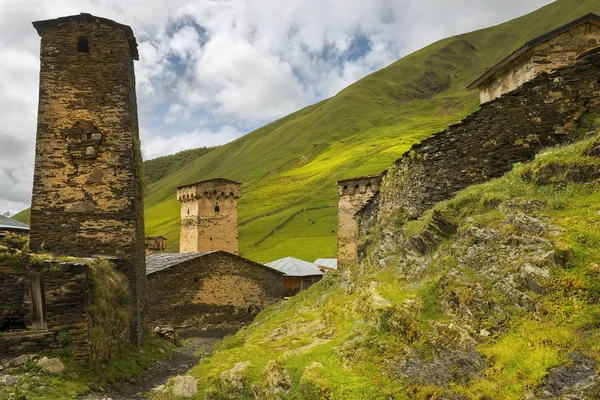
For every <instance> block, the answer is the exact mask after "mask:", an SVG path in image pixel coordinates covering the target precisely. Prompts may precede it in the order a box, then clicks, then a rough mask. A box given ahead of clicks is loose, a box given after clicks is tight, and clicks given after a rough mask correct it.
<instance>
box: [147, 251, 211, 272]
mask: <svg viewBox="0 0 600 400" xmlns="http://www.w3.org/2000/svg"><path fill="white" fill-rule="evenodd" d="M210 253H214V252H200V253H159V254H150V255H149V256H146V275H150V274H153V273H155V272H158V271H162V270H163V269H167V268H170V267H172V266H174V265H177V264H181V263H184V262H186V261H190V260H194V259H196V258H199V257H202V256H205V255H207V254H210Z"/></svg>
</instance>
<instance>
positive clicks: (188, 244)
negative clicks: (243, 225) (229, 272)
mask: <svg viewBox="0 0 600 400" xmlns="http://www.w3.org/2000/svg"><path fill="white" fill-rule="evenodd" d="M241 195H242V192H241V183H238V182H234V181H231V180H228V179H222V178H217V179H209V180H206V181H201V182H196V183H192V184H189V185H184V186H180V187H178V188H177V200H178V201H179V202H180V203H181V230H180V236H179V252H180V253H191V252H202V251H213V250H223V251H226V252H229V253H233V254H238V253H239V245H238V221H237V200H238V199H239V198H240V197H241Z"/></svg>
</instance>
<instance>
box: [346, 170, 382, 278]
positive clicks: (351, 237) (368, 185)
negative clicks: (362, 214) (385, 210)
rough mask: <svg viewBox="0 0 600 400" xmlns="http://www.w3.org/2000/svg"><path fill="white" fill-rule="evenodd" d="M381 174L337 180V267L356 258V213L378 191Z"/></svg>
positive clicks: (350, 262) (354, 260)
mask: <svg viewBox="0 0 600 400" xmlns="http://www.w3.org/2000/svg"><path fill="white" fill-rule="evenodd" d="M380 184H381V175H370V176H363V177H358V178H351V179H345V180H341V181H338V183H337V192H338V196H339V202H338V249H337V258H338V268H339V269H344V268H347V267H348V266H350V265H352V263H354V262H356V261H357V259H358V254H357V239H358V224H357V223H356V220H355V219H354V217H355V215H356V213H357V212H358V211H360V209H361V208H363V207H364V206H365V205H366V204H367V202H368V201H369V200H370V199H371V198H372V197H373V196H374V195H375V194H376V193H377V192H378V191H379V186H380Z"/></svg>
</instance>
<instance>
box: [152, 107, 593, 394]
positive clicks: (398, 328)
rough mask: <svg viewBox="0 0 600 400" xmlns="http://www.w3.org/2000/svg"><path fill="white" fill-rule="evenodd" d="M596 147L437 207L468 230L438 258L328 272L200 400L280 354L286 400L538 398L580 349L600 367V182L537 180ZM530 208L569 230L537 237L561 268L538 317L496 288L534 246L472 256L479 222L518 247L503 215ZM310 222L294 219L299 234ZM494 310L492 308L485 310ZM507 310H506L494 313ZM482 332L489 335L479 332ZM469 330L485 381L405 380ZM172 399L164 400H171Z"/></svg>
mask: <svg viewBox="0 0 600 400" xmlns="http://www.w3.org/2000/svg"><path fill="white" fill-rule="evenodd" d="M589 123H591V124H594V123H595V120H594V119H592V120H591V121H590V122H589ZM586 129H588V130H589V127H587V128H586ZM598 140H600V136H598V135H596V136H595V137H588V138H583V139H582V140H581V141H580V142H578V143H575V144H572V145H567V146H562V147H558V148H555V149H549V150H547V151H546V152H544V153H543V154H540V155H539V156H538V157H537V158H536V159H535V160H534V161H533V162H531V163H528V164H518V165H516V166H515V167H514V169H513V170H512V171H510V172H509V173H507V174H506V175H505V176H504V177H502V178H499V179H495V180H492V181H490V182H488V183H485V184H482V185H477V186H473V187H470V188H467V189H465V190H463V191H461V192H460V193H458V194H457V196H456V197H455V198H454V199H452V200H450V201H446V202H443V203H440V204H438V205H436V206H435V208H434V209H435V210H437V211H439V212H442V213H443V214H444V215H445V216H446V217H447V218H451V219H452V220H453V221H456V223H457V224H458V233H456V234H455V235H453V236H452V237H450V238H449V239H446V240H445V241H442V242H441V243H440V244H439V245H438V247H437V248H436V249H435V250H433V253H432V254H431V255H430V256H425V257H422V258H420V259H418V260H417V259H415V258H414V257H412V258H406V257H405V256H404V255H403V252H402V249H401V248H398V249H397V250H396V253H391V255H392V256H393V257H394V258H393V260H392V262H390V263H388V265H387V266H385V267H374V266H371V265H370V264H369V263H363V265H361V266H355V267H354V268H353V269H352V270H351V271H349V272H348V273H341V272H336V273H332V274H329V275H327V276H326V277H325V279H323V280H322V281H321V282H319V283H318V284H316V285H314V286H313V287H311V289H309V290H308V291H305V292H302V293H301V294H299V295H298V296H296V297H294V298H292V299H291V301H289V302H287V303H284V304H279V305H275V306H272V307H271V308H269V309H267V310H266V311H265V312H263V313H261V314H259V316H258V317H257V319H256V320H255V322H254V323H253V324H252V325H251V326H249V327H247V328H245V329H243V330H242V331H240V332H238V333H237V334H236V335H234V336H231V337H228V338H226V339H225V340H224V341H223V343H221V345H220V347H219V348H218V349H217V351H216V352H215V353H214V354H213V355H212V356H211V357H210V358H206V359H204V360H203V361H202V362H201V363H200V364H199V365H198V366H197V367H196V368H195V369H193V370H192V371H191V374H192V375H194V376H195V377H197V378H198V379H199V381H200V384H199V385H200V386H199V388H200V393H201V394H200V395H199V396H198V398H204V397H205V396H209V395H212V396H216V397H213V398H221V397H218V395H215V394H219V393H220V394H221V395H222V396H223V397H222V398H232V397H234V396H235V395H236V394H238V395H239V393H240V392H238V391H236V389H235V388H233V387H231V386H228V384H227V383H226V382H224V381H223V380H222V379H221V374H222V373H223V372H224V371H228V370H230V369H231V368H233V367H234V366H235V365H236V363H239V362H249V365H248V367H247V369H246V370H245V372H241V373H240V377H241V382H242V392H243V393H245V395H246V396H250V395H251V394H252V393H253V391H254V390H257V388H260V387H264V385H266V383H265V382H269V381H272V380H273V379H274V378H273V376H272V375H269V372H268V368H267V365H269V362H272V361H271V360H274V361H275V362H276V364H277V365H278V368H279V369H280V370H281V371H285V373H287V374H289V376H290V380H291V383H292V385H291V388H290V390H289V391H288V392H286V393H285V394H284V395H282V396H281V398H285V399H301V398H302V399H323V398H328V399H387V398H398V399H408V398H411V399H413V398H414V399H433V398H450V397H451V396H452V395H458V394H460V395H463V396H464V397H465V398H468V399H471V398H472V399H485V398H489V399H492V398H493V399H511V400H512V399H515V400H516V399H522V398H525V397H526V396H527V395H528V394H531V393H533V392H534V391H535V390H536V388H537V387H539V386H540V385H541V384H542V383H543V382H544V379H545V377H546V376H547V375H548V373H549V371H550V370H551V368H553V367H555V366H557V365H561V364H564V363H566V362H569V359H568V355H569V354H571V353H573V352H579V353H580V354H584V355H585V356H586V357H588V358H590V359H592V360H595V361H596V362H598V361H600V345H598V343H599V341H598V339H599V337H600V329H599V328H600V306H598V302H599V300H600V285H599V284H598V283H597V282H598V278H600V266H598V264H599V260H600V232H598V231H597V227H598V226H600V191H598V184H599V183H598V181H597V180H596V181H590V182H570V181H569V180H568V177H569V176H571V175H569V174H561V175H557V177H553V180H551V181H550V183H549V184H547V185H546V184H544V185H541V184H537V183H536V179H534V178H535V174H536V173H541V172H540V171H542V172H543V171H544V170H545V166H547V165H549V164H552V163H555V162H557V161H560V162H562V163H563V165H564V166H565V168H567V169H570V168H572V169H579V166H580V165H581V163H582V162H586V161H589V157H588V156H586V155H585V154H584V153H585V149H587V148H589V147H590V144H591V143H592V142H594V141H598ZM531 171H533V172H531ZM532 174H533V175H532ZM554 178H556V179H554ZM561 179H562V181H560V180H561ZM532 202H536V203H535V204H539V205H538V206H537V207H538V208H537V209H536V210H535V211H534V212H533V215H535V217H536V218H538V219H539V220H540V221H542V222H543V223H547V224H551V225H553V226H557V227H560V228H561V230H560V231H557V232H555V233H550V231H548V232H543V233H542V234H540V235H539V236H540V238H543V239H544V240H547V241H548V240H549V241H550V242H549V243H550V244H547V245H543V246H542V245H540V247H539V251H545V250H546V249H547V250H551V249H554V250H555V251H556V254H557V256H558V257H560V258H562V259H563V260H562V261H560V262H559V263H557V264H556V265H554V266H552V267H550V269H549V271H550V272H549V273H550V277H549V278H548V279H546V280H541V281H540V284H541V285H542V286H543V290H544V293H543V295H539V294H536V293H534V292H528V296H530V297H531V298H532V301H534V302H535V304H537V305H536V306H535V307H533V308H531V309H527V308H523V307H522V306H519V305H518V304H517V303H515V300H514V299H512V298H511V297H510V296H509V295H507V293H505V292H503V291H502V290H501V289H498V287H497V286H496V284H497V282H498V279H502V277H504V276H506V275H510V274H512V275H513V276H515V277H516V276H518V273H519V270H520V268H521V265H522V264H521V263H531V262H535V260H534V261H530V260H529V259H528V258H527V257H529V255H530V253H529V252H525V253H523V255H522V256H524V257H525V259H523V260H522V261H521V260H520V259H519V258H515V257H519V254H520V253H518V251H519V250H518V245H516V244H515V245H513V246H515V247H510V246H508V247H506V246H505V247H502V249H503V250H502V251H500V252H499V251H498V250H497V249H496V248H495V247H493V246H495V245H496V243H492V244H490V246H492V247H489V248H484V249H483V250H481V249H480V250H477V251H478V252H481V253H480V254H479V253H478V254H477V256H476V257H475V259H474V260H475V262H469V263H465V261H464V260H465V254H468V252H469V251H470V250H469V248H471V247H472V245H473V244H470V243H469V241H468V234H467V232H468V231H469V229H470V228H471V227H478V228H479V229H482V228H483V229H488V230H492V231H496V232H498V235H500V239H499V240H498V241H499V242H502V243H504V241H505V240H506V241H507V243H512V242H511V241H510V240H511V239H509V238H511V237H514V236H515V235H523V234H524V233H523V232H521V231H519V229H518V228H516V227H515V226H512V225H510V224H508V223H507V222H506V221H507V220H506V215H507V214H506V213H507V211H506V210H507V208H503V207H509V208H510V209H513V210H514V212H517V213H520V212H523V209H522V207H526V206H527V204H531V203H532ZM491 204H494V205H491ZM499 205H502V206H501V207H499ZM319 212H320V211H319ZM432 213H433V210H431V211H429V212H427V213H426V214H425V215H423V217H421V218H420V219H419V220H417V221H412V222H410V223H408V224H406V225H405V226H401V227H399V228H398V229H399V232H404V233H405V234H408V235H414V234H418V233H419V232H420V231H422V230H423V229H426V227H427V225H428V221H430V220H431V215H432ZM528 213H531V211H528ZM303 214H304V213H300V214H298V215H299V216H302V215H303ZM299 218H304V217H299ZM311 219H312V218H311ZM302 222H303V221H294V220H293V219H292V220H291V222H290V226H292V225H294V224H299V223H302ZM311 225H312V224H311ZM548 246H550V247H548ZM497 258H500V259H501V260H505V262H499V263H498V264H497V267H496V268H499V269H497V270H493V271H492V273H491V274H490V273H489V272H482V271H481V266H482V265H485V264H486V262H487V261H486V260H494V259H497ZM466 259H467V260H469V258H468V257H467V258H466ZM461 260H463V261H461ZM478 260H479V261H478ZM494 274H499V276H500V277H499V278H495V277H494V276H493V275H494ZM513 279H514V278H513ZM478 296H479V297H478ZM481 296H483V297H481ZM456 299H458V301H460V302H461V303H462V304H465V305H467V306H468V307H469V308H470V309H471V311H470V312H471V313H472V314H471V317H470V318H471V320H469V319H467V320H464V319H460V318H459V316H458V315H457V314H456V312H450V310H449V308H448V304H450V303H451V302H454V301H457V300H456ZM482 302H484V303H489V304H492V305H491V306H490V307H492V308H491V309H490V310H487V311H486V310H485V309H484V308H479V307H481V306H478V304H483V303H482ZM497 309H501V310H503V311H502V312H500V313H498V312H496V311H494V312H492V310H497ZM480 329H486V330H488V331H490V332H491V335H490V336H489V337H480V336H479V335H478V332H479V330H480ZM469 332H470V333H469ZM465 335H467V336H469V335H474V336H476V337H477V339H476V341H477V342H479V343H480V344H478V345H475V346H473V345H467V347H469V346H472V349H473V351H475V352H476V353H478V354H479V355H480V356H481V357H482V358H483V359H484V360H485V363H486V365H485V368H484V369H483V370H482V371H481V373H480V374H479V375H475V376H472V377H471V378H470V379H464V378H461V375H460V373H458V372H457V375H456V378H453V379H455V380H454V381H451V382H450V383H449V384H447V385H444V384H437V385H436V384H435V381H434V380H433V377H430V380H429V381H428V383H426V382H420V381H414V380H411V379H409V378H405V379H403V378H400V377H399V376H398V375H396V371H397V370H396V368H398V367H397V365H398V364H399V365H402V362H403V360H412V361H411V362H415V363H422V365H421V367H419V368H418V370H419V371H423V370H427V368H428V366H429V363H432V362H434V361H435V360H439V359H440V357H442V358H443V357H444V354H445V352H447V351H448V349H455V348H462V346H465V343H469V342H468V341H467V342H464V336H465ZM417 365H419V364H417ZM436 368H437V369H436V371H443V370H445V369H444V368H443V367H439V366H438V367H436ZM440 368H441V369H440ZM452 368H455V367H453V366H450V367H448V371H450V372H452ZM434 376H435V373H434ZM413 379H414V378H413ZM161 396H162V397H161ZM161 396H159V397H158V399H166V398H168V395H165V394H163V395H161Z"/></svg>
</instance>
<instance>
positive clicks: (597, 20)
mask: <svg viewBox="0 0 600 400" xmlns="http://www.w3.org/2000/svg"><path fill="white" fill-rule="evenodd" d="M587 22H592V23H594V24H596V25H600V16H598V15H596V14H588V15H584V16H583V17H581V18H578V19H576V20H575V21H572V22H569V23H568V24H566V25H563V26H561V27H559V28H556V29H554V30H553V31H550V32H548V33H546V34H544V35H542V36H540V37H538V38H535V39H533V40H530V41H529V42H527V43H525V45H523V46H522V47H521V48H519V49H518V50H516V51H515V52H514V53H512V54H511V55H509V56H508V57H506V58H505V59H504V60H502V61H500V62H499V63H498V64H496V65H495V66H493V67H492V68H490V69H489V70H488V71H487V72H486V73H485V74H483V75H481V76H480V77H479V78H477V80H475V82H473V83H471V84H470V85H469V86H467V90H472V89H475V88H476V87H478V86H479V85H481V84H482V83H483V82H484V81H486V80H487V79H488V78H489V77H491V76H492V75H493V74H494V73H496V72H497V71H498V70H499V69H500V68H502V67H504V66H505V65H506V64H508V63H510V62H511V61H514V60H515V59H517V58H518V57H519V56H521V55H523V54H524V53H525V52H527V51H528V50H530V49H531V48H533V47H535V46H537V45H538V44H540V43H544V42H545V41H547V40H550V39H552V38H553V37H555V36H558V35H560V34H562V33H565V32H566V31H568V30H570V29H573V28H575V27H576V26H578V25H581V24H585V23H587Z"/></svg>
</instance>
